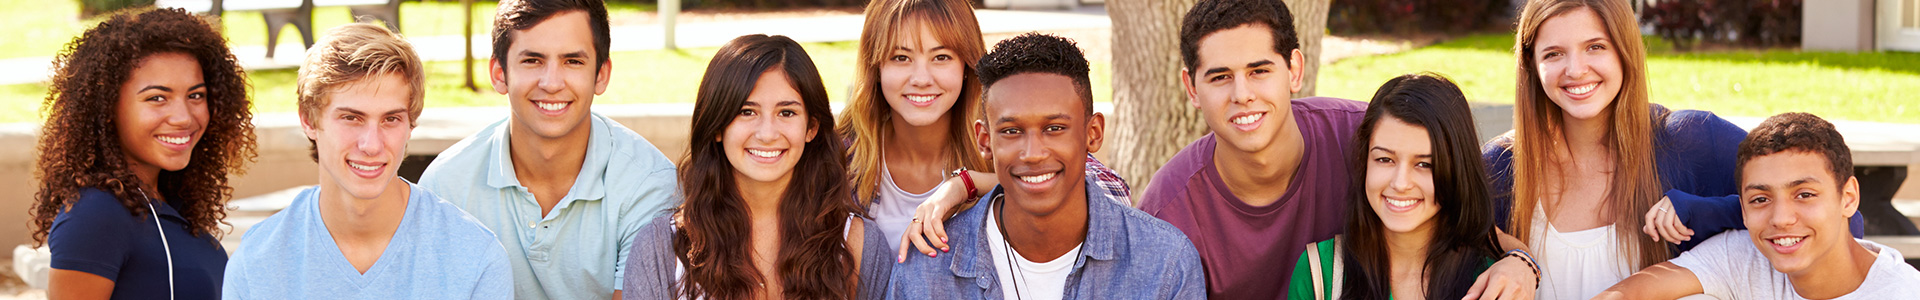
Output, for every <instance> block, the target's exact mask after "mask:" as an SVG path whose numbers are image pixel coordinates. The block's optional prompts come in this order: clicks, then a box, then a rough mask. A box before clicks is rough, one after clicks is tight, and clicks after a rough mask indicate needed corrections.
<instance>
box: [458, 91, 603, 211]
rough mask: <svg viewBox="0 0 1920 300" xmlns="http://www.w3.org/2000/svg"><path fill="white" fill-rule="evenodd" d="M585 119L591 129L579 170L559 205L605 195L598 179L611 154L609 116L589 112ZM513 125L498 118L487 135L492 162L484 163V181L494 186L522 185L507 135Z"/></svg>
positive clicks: (596, 198) (502, 187)
mask: <svg viewBox="0 0 1920 300" xmlns="http://www.w3.org/2000/svg"><path fill="white" fill-rule="evenodd" d="M587 120H588V121H589V122H591V123H592V125H590V127H588V129H589V130H590V131H589V132H588V135H587V155H586V157H585V158H584V159H583V160H582V161H581V163H580V174H579V175H576V176H575V177H574V179H573V186H572V187H571V188H569V189H567V195H566V196H565V197H562V198H561V203H563V204H562V205H560V206H565V205H564V203H567V202H571V201H572V200H598V199H602V198H606V188H605V187H604V186H602V185H601V181H603V180H601V179H602V178H604V177H605V175H606V173H607V161H608V160H610V159H611V157H612V154H611V152H610V150H612V149H609V147H612V146H613V145H610V144H609V143H612V142H613V136H612V134H613V129H612V128H611V127H609V126H608V124H607V122H612V120H609V119H607V117H605V116H601V115H600V113H588V114H587ZM512 126H513V120H512V119H507V120H503V121H501V123H500V125H499V127H497V130H494V132H493V136H491V137H488V139H487V141H488V142H490V143H493V145H495V147H494V150H493V153H492V155H493V157H492V158H491V160H493V163H490V164H487V185H489V186H492V187H493V188H496V189H505V188H517V187H523V186H521V185H520V178H519V177H516V176H515V174H514V172H513V149H512V148H511V146H512V144H513V143H512V141H511V140H509V139H508V138H507V132H508V131H510V130H509V129H510V127H512ZM529 200H531V199H529ZM555 208H556V209H557V208H559V206H556V207H555Z"/></svg>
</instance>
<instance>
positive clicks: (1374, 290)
mask: <svg viewBox="0 0 1920 300" xmlns="http://www.w3.org/2000/svg"><path fill="white" fill-rule="evenodd" d="M1475 134H1476V131H1475V130H1474V125H1473V115H1472V114H1471V110H1470V109H1469V108H1468V107H1467V100H1466V96H1464V95H1462V94H1461V92H1460V88H1459V87H1457V86H1455V85H1454V84H1453V82H1451V81H1448V80H1447V79H1446V78H1444V77H1440V76H1437V75H1404V76H1400V77H1397V78H1394V79H1393V80H1391V81H1387V83H1386V84H1385V85H1382V86H1380V90H1379V91H1377V92H1375V93H1374V95H1373V102H1372V103H1370V104H1369V105H1368V107H1367V113H1366V115H1365V117H1363V118H1362V119H1361V123H1360V129H1359V132H1357V133H1356V134H1355V136H1354V138H1355V139H1354V141H1356V142H1360V143H1356V144H1355V147H1353V149H1352V151H1351V152H1352V154H1351V155H1350V157H1351V159H1349V164H1350V165H1352V166H1353V169H1354V170H1363V171H1361V172H1353V175H1352V177H1353V182H1364V183H1365V184H1364V185H1355V186H1354V187H1353V188H1351V189H1350V190H1351V192H1349V193H1348V195H1349V197H1348V199H1349V200H1350V201H1349V202H1348V203H1350V204H1349V205H1348V210H1347V211H1348V214H1347V225H1346V226H1347V231H1346V232H1347V234H1345V235H1341V236H1338V237H1335V238H1334V239H1329V240H1325V241H1320V242H1316V243H1313V244H1309V245H1308V246H1307V249H1306V252H1304V254H1302V255H1301V257H1300V263H1299V264H1297V265H1296V267H1295V269H1294V271H1293V276H1292V283H1291V285H1290V286H1289V288H1288V295H1289V298H1291V299H1389V298H1392V299H1402V300H1404V299H1459V298H1461V297H1462V296H1465V295H1466V294H1467V291H1468V288H1470V287H1472V286H1473V282H1474V279H1475V277H1477V276H1479V275H1480V273H1481V272H1485V271H1486V269H1487V268H1488V267H1490V266H1492V265H1493V262H1494V259H1495V258H1496V257H1495V255H1497V254H1498V253H1499V251H1498V249H1499V248H1498V247H1499V246H1498V245H1497V244H1496V243H1495V240H1494V231H1493V224H1494V217H1493V207H1492V205H1491V203H1490V201H1489V199H1488V194H1487V184H1486V181H1485V180H1484V178H1485V177H1484V176H1485V175H1484V174H1483V173H1482V172H1483V169H1482V166H1483V165H1482V164H1481V161H1480V156H1479V155H1476V154H1478V152H1477V149H1478V145H1479V139H1478V138H1477V137H1476V135H1475Z"/></svg>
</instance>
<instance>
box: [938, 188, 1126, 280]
mask: <svg viewBox="0 0 1920 300" xmlns="http://www.w3.org/2000/svg"><path fill="white" fill-rule="evenodd" d="M1097 184H1098V183H1095V182H1093V181H1091V180H1088V181H1086V182H1085V185H1086V186H1085V189H1083V190H1082V191H1081V192H1083V193H1087V238H1086V240H1085V241H1082V243H1081V246H1080V257H1084V258H1086V259H1074V264H1073V269H1074V273H1079V272H1080V271H1082V270H1084V269H1085V267H1086V264H1087V263H1088V261H1089V260H1097V261H1111V260H1114V259H1118V258H1119V257H1122V256H1124V255H1125V254H1126V253H1124V252H1125V251H1126V249H1127V248H1126V247H1124V246H1125V245H1121V244H1120V243H1121V242H1122V241H1125V240H1126V238H1127V237H1126V236H1127V232H1126V228H1123V227H1124V226H1125V225H1124V224H1121V222H1120V221H1121V220H1122V219H1123V218H1124V216H1122V215H1121V214H1122V211H1121V210H1122V209H1125V208H1123V207H1121V206H1120V204H1119V203H1117V202H1115V201H1113V200H1112V199H1108V197H1110V196H1108V195H1107V194H1106V193H1104V192H1096V191H1105V190H1103V189H1101V187H1099V186H1098V185H1097ZM1002 189H1003V187H1000V186H995V187H994V188H993V190H991V191H988V192H987V194H986V195H984V196H981V197H980V199H979V201H978V202H977V203H979V205H974V206H973V208H971V209H967V210H966V211H964V212H961V213H960V214H959V215H956V216H954V217H953V222H954V224H953V225H950V226H948V227H947V228H948V229H949V233H950V234H952V238H953V240H955V241H959V242H957V243H954V244H953V247H954V250H956V251H951V252H950V253H956V254H960V253H965V254H966V255H961V256H955V257H954V258H953V260H951V265H950V266H948V270H950V271H952V272H953V275H954V276H957V277H965V278H975V279H982V278H988V276H993V274H997V273H995V270H994V267H993V256H992V255H993V253H992V252H991V251H990V249H988V247H990V246H988V245H989V244H988V243H987V235H986V232H985V230H987V229H986V227H985V226H986V224H985V223H986V219H987V215H986V214H988V213H991V212H992V211H993V209H992V208H993V207H994V206H996V204H994V203H993V202H992V201H994V200H995V199H996V198H1002V197H1001V195H1003V194H1005V191H1003V190H1002ZM1079 277H1080V276H1073V277H1072V278H1079ZM975 282H976V283H979V284H980V287H981V288H987V287H988V286H990V285H996V284H999V281H997V280H975ZM1067 285H1068V287H1069V290H1071V287H1073V286H1074V283H1073V282H1072V281H1069V282H1068V283H1067Z"/></svg>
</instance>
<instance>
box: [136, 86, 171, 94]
mask: <svg viewBox="0 0 1920 300" xmlns="http://www.w3.org/2000/svg"><path fill="white" fill-rule="evenodd" d="M148 90H160V91H162V92H168V93H172V92H173V88H170V87H166V86H161V85H158V84H155V85H149V86H147V87H143V88H140V91H137V92H133V93H135V94H139V93H145V92H147V91H148Z"/></svg>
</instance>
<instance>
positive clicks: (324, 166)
mask: <svg viewBox="0 0 1920 300" xmlns="http://www.w3.org/2000/svg"><path fill="white" fill-rule="evenodd" d="M425 72H426V70H425V69H423V68H422V67H421V64H420V58H419V57H418V56H416V55H415V54H414V52H413V46H411V45H410V44H408V43H407V42H406V41H404V40H401V39H400V36H398V35H395V34H393V33H392V32H388V31H387V29H386V28H384V27H380V26H374V25H371V24H365V23H354V24H348V25H345V26H341V27H337V28H334V29H333V30H329V31H328V32H327V33H326V35H325V36H323V37H321V38H320V43H319V45H317V46H315V47H314V48H313V49H311V50H308V51H307V60H306V63H305V64H303V65H302V66H301V67H300V79H299V93H300V96H299V107H300V121H301V122H300V125H301V126H300V127H301V129H302V130H303V131H304V132H305V133H306V135H307V139H308V141H310V142H312V143H313V149H314V152H313V158H314V161H315V162H318V163H319V169H320V171H319V173H320V174H319V175H320V176H319V177H320V185H319V186H318V187H313V188H308V189H307V190H305V191H301V192H300V195H299V196H298V197H297V198H294V200H293V203H292V204H290V205H288V206H287V208H286V210H282V211H280V212H279V213H275V214H274V215H273V216H272V217H267V219H266V220H265V221H261V222H260V223H259V224H255V225H254V226H253V227H252V228H250V229H249V230H247V233H246V236H245V237H243V238H241V243H240V248H239V249H238V250H237V251H235V252H234V253H233V257H232V259H230V260H228V262H227V270H226V279H225V280H224V282H223V283H222V286H221V298H222V299H310V298H328V299H508V298H511V297H512V295H513V290H512V289H511V288H508V285H509V284H511V283H512V282H511V280H512V278H513V277H511V275H509V273H508V272H509V271H508V267H507V255H506V250H505V249H503V248H501V247H500V244H499V243H497V242H495V238H494V235H493V232H491V231H488V230H487V228H486V227H485V226H483V225H481V224H480V223H479V222H477V221H474V219H473V217H470V216H467V214H466V213H463V212H461V211H460V208H459V207H457V206H454V205H453V204H452V203H447V201H442V200H441V199H440V198H438V197H435V196H434V194H433V193H430V192H428V191H427V190H425V189H421V188H419V186H415V185H413V184H411V183H408V182H407V181H406V180H404V179H401V178H400V177H399V176H397V175H395V172H397V171H396V170H398V169H400V162H401V160H402V159H404V158H406V155H407V138H408V137H410V136H412V131H413V127H414V125H416V123H415V122H414V120H415V119H418V118H419V116H420V110H421V108H422V107H423V106H424V105H423V103H422V102H423V98H424V97H423V96H424V95H423V94H424V91H425V89H424V88H423V84H424V81H425V79H426V77H425Z"/></svg>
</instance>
